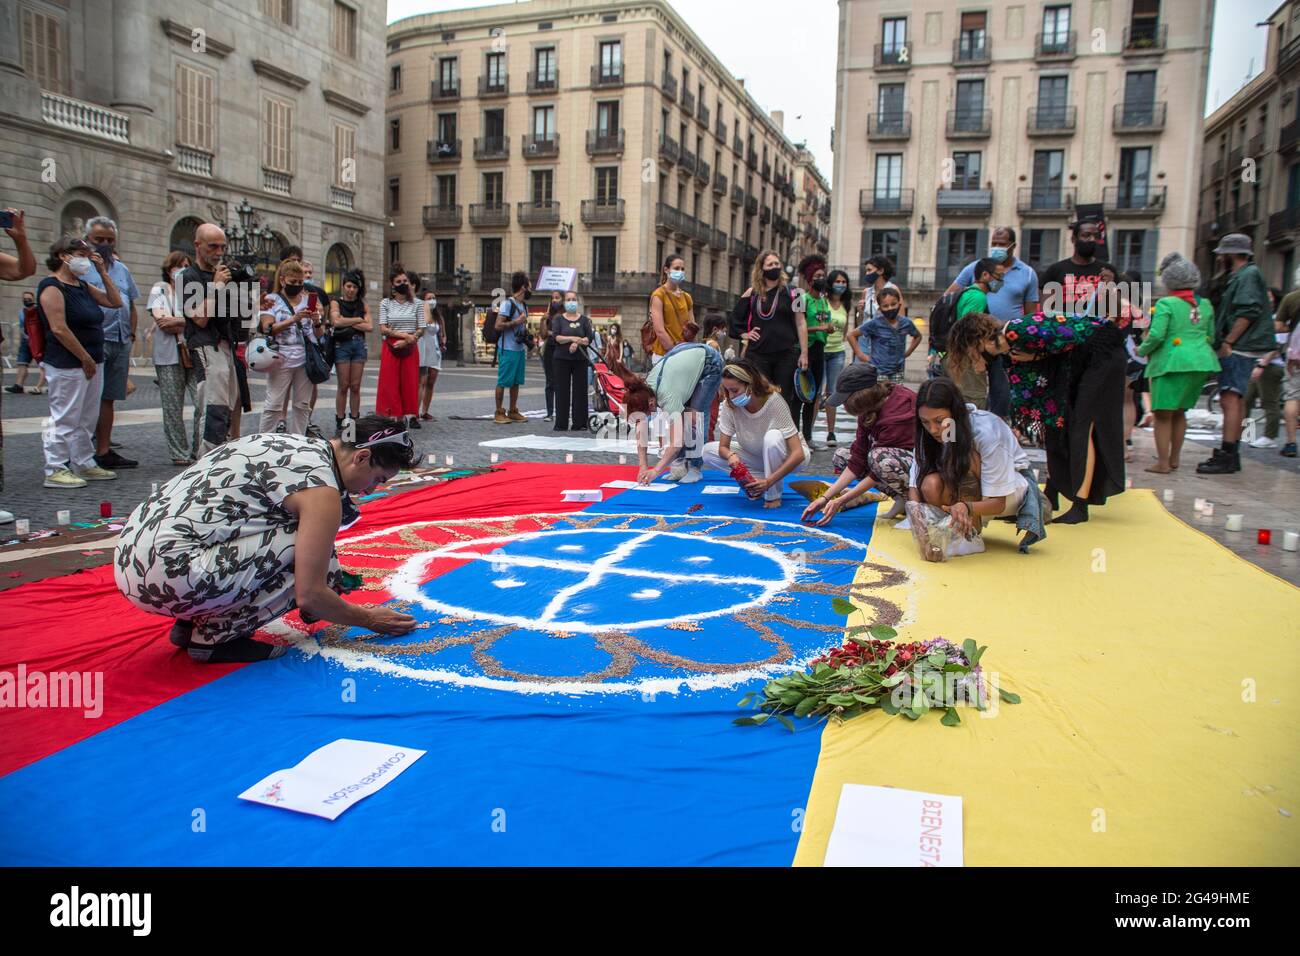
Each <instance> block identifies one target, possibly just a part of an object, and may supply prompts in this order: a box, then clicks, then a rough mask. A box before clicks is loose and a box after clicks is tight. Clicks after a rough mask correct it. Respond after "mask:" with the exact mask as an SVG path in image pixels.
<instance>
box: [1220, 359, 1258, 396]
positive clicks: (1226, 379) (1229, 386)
mask: <svg viewBox="0 0 1300 956" xmlns="http://www.w3.org/2000/svg"><path fill="white" fill-rule="evenodd" d="M1258 361H1259V359H1258V358H1255V357H1254V356H1251V355H1242V354H1241V353H1240V352H1233V353H1232V354H1231V355H1229V356H1228V357H1227V358H1223V359H1219V366H1220V369H1219V392H1220V394H1222V393H1223V392H1236V393H1237V394H1238V395H1245V394H1246V389H1247V388H1249V387H1250V373H1251V372H1253V371H1255V363H1256V362H1258Z"/></svg>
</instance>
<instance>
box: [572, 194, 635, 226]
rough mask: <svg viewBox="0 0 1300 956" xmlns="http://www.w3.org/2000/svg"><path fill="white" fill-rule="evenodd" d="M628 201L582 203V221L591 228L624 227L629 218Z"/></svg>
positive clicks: (585, 200)
mask: <svg viewBox="0 0 1300 956" xmlns="http://www.w3.org/2000/svg"><path fill="white" fill-rule="evenodd" d="M625 203H626V200H623V199H615V200H613V201H612V202H611V201H608V200H600V199H584V200H583V201H582V221H583V222H585V223H586V224H587V225H589V226H609V225H622V223H623V221H624V220H625V219H626V218H627V210H626V209H625Z"/></svg>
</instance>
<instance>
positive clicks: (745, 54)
mask: <svg viewBox="0 0 1300 956" xmlns="http://www.w3.org/2000/svg"><path fill="white" fill-rule="evenodd" d="M509 2H513V0H478V2H474V0H388V20H389V22H390V23H391V22H392V21H393V20H399V19H401V18H402V17H409V16H412V15H415V14H419V13H433V12H436V11H440V10H457V9H461V8H464V7H468V6H496V5H497V4H499V3H509ZM669 2H670V3H671V4H672V5H673V6H674V7H675V8H676V9H677V11H678V13H680V14H681V16H682V18H683V19H684V20H685V21H686V22H687V23H688V24H690V27H691V29H693V30H694V31H695V33H696V34H697V35H698V36H699V37H700V38H701V39H702V40H703V41H704V42H705V44H707V45H708V46H709V47H710V48H711V49H712V50H713V53H714V55H715V56H717V57H718V59H719V60H721V61H722V63H723V64H724V65H725V66H726V67H727V68H728V69H730V70H731V72H732V74H733V75H735V76H739V77H743V78H744V80H745V86H746V88H747V89H748V90H749V92H750V95H752V96H753V97H754V99H755V100H757V101H758V103H759V105H760V106H762V107H763V108H764V109H765V110H767V111H768V112H771V111H772V110H785V131H786V135H788V136H789V137H790V139H792V140H793V141H794V142H796V143H798V142H800V141H803V142H806V143H807V144H808V148H809V149H810V150H812V152H813V155H815V156H816V157H817V165H818V167H819V168H820V169H821V171H822V173H823V174H824V175H825V176H826V178H827V180H829V179H830V178H831V123H832V122H833V120H834V115H835V31H836V28H837V24H838V22H839V4H838V2H837V0H797V2H792V0H744V3H743V6H736V5H734V4H732V3H728V2H725V0H669ZM1183 2H1185V0H1183ZM1280 4H1281V0H1218V2H1217V3H1216V5H1215V21H1214V48H1213V52H1212V54H1211V57H1210V79H1209V87H1208V92H1207V94H1206V103H1205V113H1206V115H1208V114H1210V113H1212V112H1213V111H1214V110H1215V109H1216V108H1217V107H1218V106H1220V105H1221V104H1223V103H1224V102H1225V101H1226V100H1227V99H1228V98H1229V97H1231V96H1232V94H1233V93H1235V92H1236V91H1237V90H1239V89H1240V88H1241V87H1242V86H1243V85H1244V84H1245V82H1246V80H1247V79H1248V76H1247V70H1248V69H1249V70H1250V75H1251V76H1254V75H1255V74H1258V73H1259V71H1260V70H1261V69H1262V68H1263V64H1264V47H1265V44H1266V42H1267V35H1268V31H1267V30H1266V29H1264V28H1263V27H1256V26H1255V24H1256V23H1257V22H1260V21H1262V20H1264V18H1265V17H1267V16H1268V15H1269V14H1270V13H1272V12H1273V10H1275V9H1276V8H1277V7H1278V6H1280ZM742 9H743V10H744V16H743V17H742V16H739V15H738V11H739V10H742ZM794 11H797V13H798V17H799V22H798V28H797V29H791V30H788V31H786V32H784V33H782V34H781V35H780V37H779V42H777V38H776V36H775V35H774V34H773V33H772V32H771V31H768V32H765V33H763V34H762V35H761V36H760V35H759V34H758V31H757V30H756V29H755V27H754V24H758V23H763V22H767V23H787V24H788V23H789V21H790V16H791V13H792V12H794ZM1252 64H1253V65H1252Z"/></svg>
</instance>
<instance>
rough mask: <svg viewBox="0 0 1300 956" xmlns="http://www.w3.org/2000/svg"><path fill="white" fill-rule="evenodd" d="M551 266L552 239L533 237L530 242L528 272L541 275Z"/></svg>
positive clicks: (548, 237)
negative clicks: (545, 268)
mask: <svg viewBox="0 0 1300 956" xmlns="http://www.w3.org/2000/svg"><path fill="white" fill-rule="evenodd" d="M550 264H551V237H550V236H533V237H532V238H531V239H529V240H528V271H529V272H531V273H532V274H533V275H537V274H539V273H540V272H541V271H542V269H543V268H544V267H545V266H549V265H550Z"/></svg>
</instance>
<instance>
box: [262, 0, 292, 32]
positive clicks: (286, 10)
mask: <svg viewBox="0 0 1300 956" xmlns="http://www.w3.org/2000/svg"><path fill="white" fill-rule="evenodd" d="M262 12H263V13H264V14H266V15H267V16H268V17H273V18H274V19H276V20H279V21H280V22H281V23H283V24H284V25H285V26H287V27H291V26H293V0H262Z"/></svg>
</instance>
